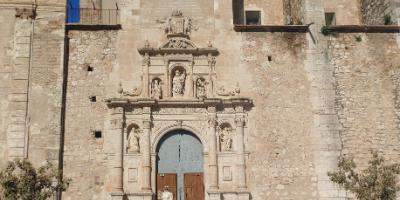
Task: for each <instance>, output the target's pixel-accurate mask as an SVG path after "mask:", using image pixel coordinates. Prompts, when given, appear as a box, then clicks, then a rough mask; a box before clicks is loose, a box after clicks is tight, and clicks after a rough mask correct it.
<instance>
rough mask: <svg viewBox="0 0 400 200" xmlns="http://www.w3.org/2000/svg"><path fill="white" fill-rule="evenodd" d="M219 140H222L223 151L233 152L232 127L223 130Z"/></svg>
mask: <svg viewBox="0 0 400 200" xmlns="http://www.w3.org/2000/svg"><path fill="white" fill-rule="evenodd" d="M219 138H220V147H221V151H230V150H232V135H231V128H230V127H224V128H222V130H221V134H220V136H219Z"/></svg>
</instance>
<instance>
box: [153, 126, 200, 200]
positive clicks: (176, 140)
mask: <svg viewBox="0 0 400 200" xmlns="http://www.w3.org/2000/svg"><path fill="white" fill-rule="evenodd" d="M202 172H203V146H202V144H201V142H200V140H199V139H197V138H196V136H194V135H193V134H192V133H190V132H188V131H183V130H179V131H174V132H171V133H170V134H168V135H166V136H165V137H164V138H162V140H161V141H160V143H159V145H158V151H157V173H158V174H164V173H165V174H170V173H172V174H176V175H177V198H176V199H177V200H185V188H184V175H185V173H202ZM160 190H161V191H162V190H163V189H162V188H157V191H160Z"/></svg>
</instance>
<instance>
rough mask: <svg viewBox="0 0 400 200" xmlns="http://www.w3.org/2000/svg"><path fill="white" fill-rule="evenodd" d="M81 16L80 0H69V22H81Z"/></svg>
mask: <svg viewBox="0 0 400 200" xmlns="http://www.w3.org/2000/svg"><path fill="white" fill-rule="evenodd" d="M80 18H81V17H80V2H79V0H68V23H79V22H80Z"/></svg>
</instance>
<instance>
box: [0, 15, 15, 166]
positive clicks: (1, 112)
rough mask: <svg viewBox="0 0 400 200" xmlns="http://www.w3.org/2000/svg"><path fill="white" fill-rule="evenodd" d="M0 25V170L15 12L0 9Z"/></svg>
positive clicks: (4, 157) (4, 155) (4, 149)
mask: <svg viewBox="0 0 400 200" xmlns="http://www.w3.org/2000/svg"><path fill="white" fill-rule="evenodd" d="M0 13H2V15H0V24H1V25H2V29H3V31H0V168H2V167H3V166H4V164H5V162H6V161H7V157H8V154H7V146H8V145H7V126H8V122H9V120H8V114H9V112H7V111H8V109H9V101H8V96H9V94H10V91H11V87H12V85H11V73H12V65H13V61H12V49H13V44H14V43H13V39H14V23H15V17H14V15H15V11H14V10H11V9H6V8H0Z"/></svg>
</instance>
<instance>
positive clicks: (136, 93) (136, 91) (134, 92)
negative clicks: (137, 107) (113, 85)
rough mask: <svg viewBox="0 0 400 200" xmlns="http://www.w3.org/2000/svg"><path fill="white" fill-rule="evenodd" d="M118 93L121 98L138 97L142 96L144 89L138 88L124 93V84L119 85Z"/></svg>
mask: <svg viewBox="0 0 400 200" xmlns="http://www.w3.org/2000/svg"><path fill="white" fill-rule="evenodd" d="M118 93H119V94H120V95H121V96H130V97H136V96H140V95H141V94H142V87H141V86H137V87H134V88H132V90H131V91H124V89H123V87H122V83H119V84H118Z"/></svg>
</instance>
